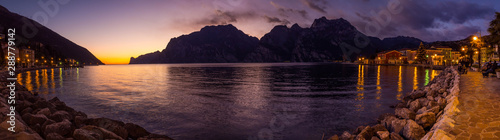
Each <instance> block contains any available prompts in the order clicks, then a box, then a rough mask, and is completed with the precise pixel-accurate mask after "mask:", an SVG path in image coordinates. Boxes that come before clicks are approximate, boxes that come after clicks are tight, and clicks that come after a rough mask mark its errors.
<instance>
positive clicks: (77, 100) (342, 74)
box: [18, 63, 438, 139]
mask: <svg viewBox="0 0 500 140" xmlns="http://www.w3.org/2000/svg"><path fill="white" fill-rule="evenodd" d="M437 74H438V71H434V70H427V69H422V68H415V67H406V66H369V65H338V64H307V63H306V64H165V65H109V66H88V67H85V68H83V69H66V70H64V69H61V68H56V69H44V70H36V71H31V72H25V73H21V74H19V75H18V81H19V82H20V83H22V84H23V85H25V86H26V88H28V89H30V90H35V91H38V92H39V93H40V95H39V96H42V97H44V98H48V99H50V98H52V97H55V96H57V97H58V98H59V99H61V100H63V101H65V102H66V104H67V105H69V106H71V107H73V108H75V109H76V110H81V111H83V112H86V113H87V114H88V115H89V116H91V117H109V118H113V119H117V120H122V121H125V122H133V123H137V124H139V125H141V126H144V127H145V128H146V129H148V130H150V131H152V132H155V133H161V134H166V135H169V136H171V137H173V138H176V139H200V138H202V139H246V138H247V137H249V136H252V135H253V136H255V135H257V133H258V132H259V130H262V129H264V128H267V127H269V123H270V121H271V120H272V118H273V117H275V115H276V113H277V112H279V109H278V108H282V107H286V108H289V109H291V110H290V111H289V112H288V113H289V114H293V115H296V116H297V117H296V118H294V119H293V120H290V121H291V124H290V125H289V126H286V129H285V130H283V131H280V132H276V133H275V134H274V135H275V136H276V137H277V139H278V138H283V139H290V138H293V139H321V137H322V135H323V133H324V134H325V136H331V135H333V134H339V133H341V132H342V131H344V130H351V129H354V128H355V127H356V126H359V125H367V124H372V123H375V121H376V120H375V119H376V118H377V117H378V115H380V114H383V113H389V112H392V111H393V109H391V108H389V106H390V105H394V104H395V103H397V102H398V100H400V99H401V98H402V97H403V96H404V94H406V93H408V92H410V91H411V90H413V89H415V88H418V87H421V86H423V85H425V84H427V83H428V82H429V81H430V80H432V79H433V78H434V76H435V75H437Z"/></svg>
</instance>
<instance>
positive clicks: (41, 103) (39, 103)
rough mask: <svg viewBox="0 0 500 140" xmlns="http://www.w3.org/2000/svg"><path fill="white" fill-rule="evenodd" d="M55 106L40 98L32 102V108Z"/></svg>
mask: <svg viewBox="0 0 500 140" xmlns="http://www.w3.org/2000/svg"><path fill="white" fill-rule="evenodd" d="M54 107H55V106H54V105H52V104H51V103H49V102H47V101H45V99H43V98H40V99H39V100H37V101H36V102H35V104H33V108H34V109H43V108H54Z"/></svg>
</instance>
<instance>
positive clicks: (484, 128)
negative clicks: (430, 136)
mask: <svg viewBox="0 0 500 140" xmlns="http://www.w3.org/2000/svg"><path fill="white" fill-rule="evenodd" d="M460 90H461V91H460V94H459V102H460V103H459V105H458V106H457V107H458V109H459V110H460V112H459V113H458V114H457V115H456V116H455V122H456V123H455V127H454V128H453V129H452V130H451V132H450V134H452V135H455V138H456V139H457V140H464V139H471V140H476V139H477V140H479V139H500V79H498V78H496V77H488V78H483V77H482V75H481V73H479V72H469V73H467V74H462V75H461V80H460Z"/></svg>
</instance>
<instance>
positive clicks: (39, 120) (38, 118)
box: [22, 113, 48, 125]
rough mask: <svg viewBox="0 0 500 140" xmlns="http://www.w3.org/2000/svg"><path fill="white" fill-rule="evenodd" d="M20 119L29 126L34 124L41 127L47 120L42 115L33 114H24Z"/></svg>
mask: <svg viewBox="0 0 500 140" xmlns="http://www.w3.org/2000/svg"><path fill="white" fill-rule="evenodd" d="M22 118H23V120H24V122H26V123H27V124H29V125H35V124H40V125H42V124H43V123H44V122H45V121H47V120H48V118H47V117H46V116H45V115H43V114H36V115H33V114H29V113H28V114H24V115H23V117H22Z"/></svg>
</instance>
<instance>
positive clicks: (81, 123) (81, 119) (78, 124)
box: [74, 116, 87, 128]
mask: <svg viewBox="0 0 500 140" xmlns="http://www.w3.org/2000/svg"><path fill="white" fill-rule="evenodd" d="M86 120H87V117H84V116H75V121H74V122H75V126H76V127H77V128H80V127H82V126H84V125H85V121H86Z"/></svg>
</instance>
